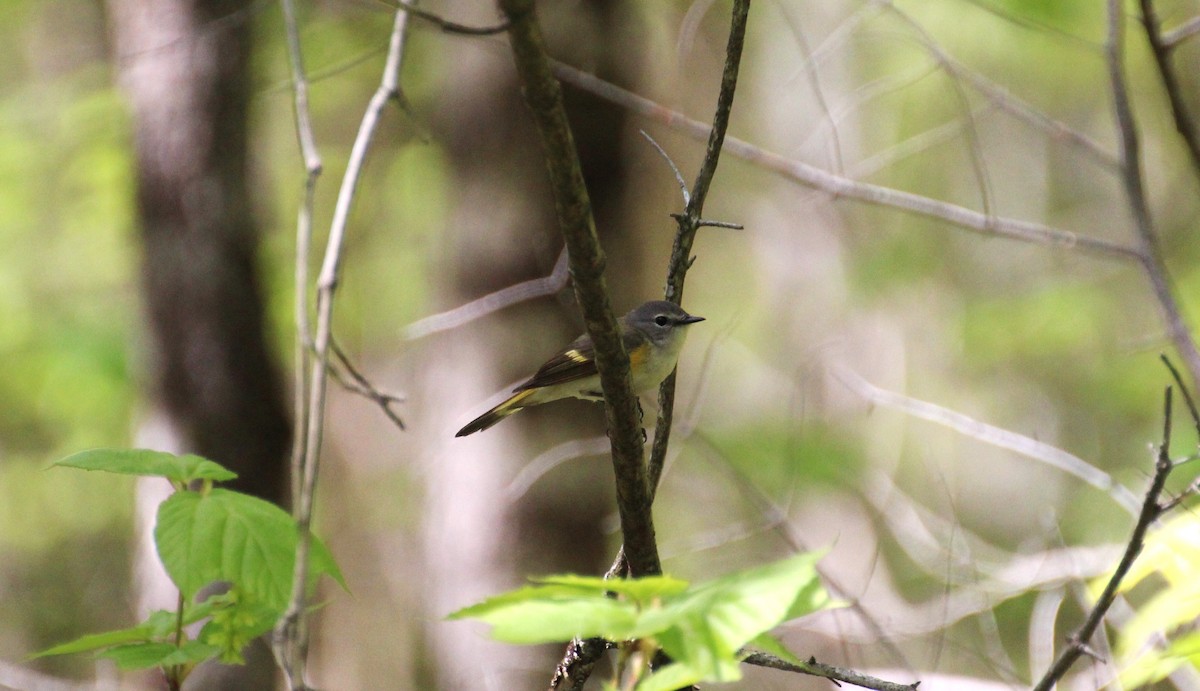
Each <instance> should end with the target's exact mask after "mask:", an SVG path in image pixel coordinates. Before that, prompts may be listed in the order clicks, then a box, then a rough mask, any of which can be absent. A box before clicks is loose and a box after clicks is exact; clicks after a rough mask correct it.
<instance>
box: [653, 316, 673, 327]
mask: <svg viewBox="0 0 1200 691" xmlns="http://www.w3.org/2000/svg"><path fill="white" fill-rule="evenodd" d="M668 321H670V320H669V319H667V315H665V314H660V315H658V316H657V317H655V318H654V323H655V324H658V325H659V326H666V325H667V322H668Z"/></svg>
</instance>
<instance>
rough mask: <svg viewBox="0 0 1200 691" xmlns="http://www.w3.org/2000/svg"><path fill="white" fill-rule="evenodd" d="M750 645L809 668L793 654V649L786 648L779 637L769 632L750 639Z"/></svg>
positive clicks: (785, 660)
mask: <svg viewBox="0 0 1200 691" xmlns="http://www.w3.org/2000/svg"><path fill="white" fill-rule="evenodd" d="M749 645H751V646H753V647H755V648H758V649H759V650H761V651H763V652H765V653H770V654H772V655H774V656H775V657H777V658H779V659H780V660H783V661H784V662H790V663H792V664H793V665H799V666H800V667H806V668H807V663H806V662H804V661H803V660H801V659H800V658H798V657H796V656H795V655H793V654H792V651H790V650H788V649H787V648H785V647H784V646H783V644H782V643H780V642H779V639H777V638H775V637H774V636H772V635H771V634H769V633H764V634H760V635H758V636H755V638H754V640H752V641H750V643H749Z"/></svg>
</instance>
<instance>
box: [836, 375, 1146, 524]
mask: <svg viewBox="0 0 1200 691" xmlns="http://www.w3.org/2000/svg"><path fill="white" fill-rule="evenodd" d="M833 374H834V377H835V378H836V379H837V380H838V381H840V382H841V383H842V384H843V385H845V387H846V388H848V389H850V390H851V391H853V392H854V393H855V394H856V395H858V396H860V397H861V398H863V399H864V400H866V401H868V402H870V403H872V404H874V405H881V406H884V407H887V408H892V409H894V410H899V411H901V412H903V413H905V414H907V415H911V416H913V417H916V418H920V419H922V420H928V421H930V422H934V423H937V424H939V425H943V426H945V427H949V428H950V429H952V430H954V431H956V432H958V433H959V434H963V435H965V436H968V437H971V438H973V439H976V440H978V441H981V442H983V443H985V444H990V445H992V446H996V447H998V448H1001V449H1007V450H1009V451H1013V452H1015V453H1019V454H1021V455H1022V456H1025V457H1026V458H1031V459H1033V460H1035V461H1038V462H1040V463H1044V464H1046V465H1048V466H1050V467H1052V468H1056V469H1058V470H1061V471H1062V472H1064V473H1067V474H1068V475H1071V476H1072V477H1074V478H1076V479H1078V480H1081V481H1083V482H1085V483H1087V484H1088V485H1091V486H1092V487H1095V488H1096V489H1098V490H1100V491H1101V492H1105V493H1106V494H1108V495H1109V496H1110V497H1111V498H1112V500H1113V501H1114V502H1116V503H1117V505H1118V506H1120V507H1121V508H1123V509H1125V510H1126V511H1128V512H1129V513H1130V514H1131V515H1136V514H1137V511H1138V499H1137V497H1136V496H1134V495H1133V493H1132V492H1130V491H1129V490H1128V489H1126V488H1125V487H1124V486H1122V485H1120V484H1118V483H1117V482H1116V481H1115V480H1113V478H1112V476H1111V475H1109V474H1108V473H1106V472H1104V471H1103V470H1100V469H1099V468H1097V467H1096V466H1094V465H1092V464H1091V463H1088V462H1087V461H1085V460H1083V459H1082V458H1079V457H1078V456H1075V455H1073V454H1070V453H1067V452H1066V451H1064V450H1062V449H1060V448H1058V447H1056V446H1052V445H1050V444H1047V443H1045V442H1042V441H1038V440H1037V439H1033V438H1032V437H1028V436H1025V435H1023V434H1018V433H1017V432H1013V431H1011V430H1006V429H1003V428H1001V427H996V426H994V425H989V424H987V423H986V422H982V421H980V420H976V419H974V418H972V417H969V416H967V415H964V414H962V413H960V412H958V411H955V410H951V409H949V408H946V407H944V406H940V405H937V404H936V403H930V402H928V401H922V400H919V399H916V398H912V397H910V396H905V395H903V394H899V393H896V392H894V391H888V390H887V389H882V388H880V387H878V386H875V385H874V384H872V383H871V382H868V381H867V380H866V379H863V378H862V376H861V375H859V374H858V373H857V372H855V371H853V370H851V369H850V368H848V367H844V366H839V367H837V368H836V369H835V370H834V372H833Z"/></svg>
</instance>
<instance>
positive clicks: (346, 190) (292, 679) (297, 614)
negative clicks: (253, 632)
mask: <svg viewBox="0 0 1200 691" xmlns="http://www.w3.org/2000/svg"><path fill="white" fill-rule="evenodd" d="M407 27H408V13H407V12H406V11H405V10H404V9H403V8H401V9H399V10H398V11H397V12H396V17H395V20H394V22H393V23H392V34H391V38H390V40H389V43H388V54H387V61H386V64H385V66H384V70H383V77H382V78H381V80H380V84H379V88H377V89H376V90H375V94H374V95H373V96H372V97H371V101H370V103H369V104H368V105H367V109H366V112H365V113H364V114H363V119H362V122H361V123H360V125H359V128H358V134H357V135H356V137H355V140H354V146H353V148H352V149H351V151H350V159H349V162H348V164H347V166H346V173H345V175H344V176H343V178H342V185H341V188H340V189H339V190H338V198H337V205H336V206H335V207H334V213H333V221H332V223H331V225H330V230H329V240H328V242H327V244H326V247H325V258H324V261H323V263H322V265H321V273H320V274H319V275H318V277H317V329H316V334H315V337H314V340H313V350H314V357H315V362H313V363H312V371H311V375H310V379H309V381H310V382H311V389H310V391H309V400H308V413H307V421H308V430H307V434H306V436H305V439H304V450H303V454H302V456H301V461H300V467H301V468H302V470H303V472H302V477H301V480H300V492H299V496H298V499H297V502H296V506H295V507H293V512H294V514H295V517H296V524H297V530H298V536H297V541H296V563H295V570H294V572H293V577H292V600H291V602H290V604H289V605H288V610H287V613H286V614H284V616H283V618H282V619H280V621H279V624H278V626H277V627H276V629H275V656H276V658H277V659H278V660H279V661H280V664H281V666H282V667H283V670H284V673H285V674H286V675H287V679H288V686H289V688H291V689H306V688H308V687H307V685H306V683H305V681H304V679H305V660H306V657H307V654H308V632H307V627H306V622H305V618H304V609H305V598H306V595H307V593H306V590H307V584H308V565H309V564H308V559H309V551H310V548H311V544H312V532H311V530H312V516H313V503H314V493H315V489H316V482H317V475H318V469H319V467H320V448H321V438H322V433H323V432H324V424H323V422H324V412H325V391H326V384H327V382H328V379H327V374H328V367H329V350H330V341H331V338H332V333H333V294H334V291H335V290H336V288H337V284H338V276H339V272H340V269H341V258H342V246H343V241H344V239H345V234H346V224H347V221H348V219H349V217H350V206H351V204H352V202H353V201H354V194H355V191H356V189H357V186H358V181H359V179H360V177H361V175H362V169H363V165H364V163H365V161H366V155H367V151H368V150H369V149H370V146H371V140H372V139H373V138H374V135H375V129H376V127H377V125H378V123H379V118H380V115H381V114H382V112H383V109H384V107H385V106H386V105H387V103H388V101H391V100H394V99H396V98H398V97H399V95H400V63H401V60H402V57H403V55H404V46H405V37H406V36H407V31H406V29H407Z"/></svg>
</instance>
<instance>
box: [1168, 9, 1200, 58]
mask: <svg viewBox="0 0 1200 691" xmlns="http://www.w3.org/2000/svg"><path fill="white" fill-rule="evenodd" d="M1196 34H1200V16H1196V17H1192V18H1191V19H1189V20H1187V21H1186V22H1184V23H1182V24H1180V25H1179V26H1177V27H1175V28H1174V29H1171V30H1170V31H1168V32H1166V33H1165V34H1163V45H1164V46H1166V47H1167V50H1175V49H1176V48H1178V47H1179V44H1180V43H1183V42H1184V41H1186V40H1188V39H1189V38H1191V37H1192V36H1195V35H1196Z"/></svg>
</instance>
